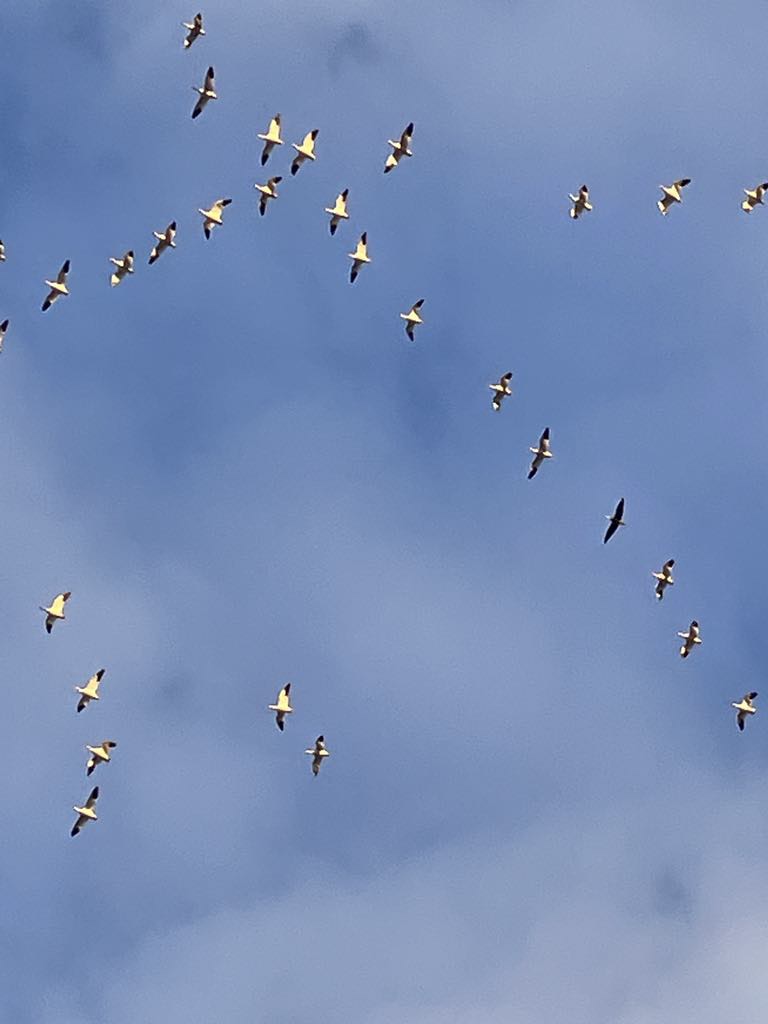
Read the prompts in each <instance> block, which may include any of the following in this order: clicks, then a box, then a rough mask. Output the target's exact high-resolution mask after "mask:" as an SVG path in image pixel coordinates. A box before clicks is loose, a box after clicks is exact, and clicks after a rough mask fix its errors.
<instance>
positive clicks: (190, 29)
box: [181, 14, 205, 50]
mask: <svg viewBox="0 0 768 1024" xmlns="http://www.w3.org/2000/svg"><path fill="white" fill-rule="evenodd" d="M181 26H182V28H185V29H187V34H186V36H185V38H184V49H185V50H188V49H189V48H190V46H191V45H192V43H194V41H195V40H196V39H197V37H198V36H204V35H205V29H204V28H203V16H202V14H196V15H195V16H194V18H193V19H192V21H182V23H181Z"/></svg>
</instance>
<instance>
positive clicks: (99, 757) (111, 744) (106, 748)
mask: <svg viewBox="0 0 768 1024" xmlns="http://www.w3.org/2000/svg"><path fill="white" fill-rule="evenodd" d="M116 746H117V744H116V743H115V741H114V740H102V742H101V743H100V744H99V746H98V747H89V746H88V744H86V745H85V749H86V750H87V751H88V753H89V754H90V755H91V756H90V757H89V758H88V763H87V764H86V766H85V774H86V775H92V774H93V769H94V768H95V767H96V765H98V764H108V763H109V762H110V761H111V760H112V758H111V756H110V753H109V752H110V750H114V748H115V747H116Z"/></svg>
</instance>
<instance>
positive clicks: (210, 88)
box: [192, 68, 219, 119]
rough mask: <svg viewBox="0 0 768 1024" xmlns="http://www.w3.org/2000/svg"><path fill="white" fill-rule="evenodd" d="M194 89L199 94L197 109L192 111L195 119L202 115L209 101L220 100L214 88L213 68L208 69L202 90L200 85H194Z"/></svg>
mask: <svg viewBox="0 0 768 1024" xmlns="http://www.w3.org/2000/svg"><path fill="white" fill-rule="evenodd" d="M192 89H193V90H194V92H196V93H197V94H198V96H197V103H196V104H195V109H194V110H193V111H192V118H193V119H194V118H196V117H199V116H200V114H202V112H203V110H204V109H205V105H206V103H207V102H208V100H217V99H218V98H219V97H218V96H217V95H216V89H215V88H214V82H213V68H208V71H207V72H206V75H205V81H204V82H203V85H202V88H201V87H200V86H199V85H193V86H192Z"/></svg>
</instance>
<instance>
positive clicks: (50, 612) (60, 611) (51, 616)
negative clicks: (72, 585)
mask: <svg viewBox="0 0 768 1024" xmlns="http://www.w3.org/2000/svg"><path fill="white" fill-rule="evenodd" d="M71 596H72V591H71V590H67V591H65V593H63V594H57V595H56V597H54V599H53V600H52V601H51V603H50V604H49V605H48V607H47V608H44V607H43V605H40V611H41V612H45V630H46V632H47V633H50V632H51V630H52V629H53V624H54V622H56V620H57V619H64V618H66V616H65V615H64V605H65V604H66V603H67V601H68V600H69V599H70V597H71Z"/></svg>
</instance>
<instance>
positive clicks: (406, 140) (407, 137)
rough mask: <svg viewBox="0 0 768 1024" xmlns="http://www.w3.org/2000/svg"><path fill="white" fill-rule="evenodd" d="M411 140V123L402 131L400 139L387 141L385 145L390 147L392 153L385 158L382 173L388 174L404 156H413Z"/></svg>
mask: <svg viewBox="0 0 768 1024" xmlns="http://www.w3.org/2000/svg"><path fill="white" fill-rule="evenodd" d="M412 138H413V121H411V123H410V124H409V125H408V127H407V128H405V129H404V131H403V134H402V135H401V136H400V138H399V139H398V140H397V141H395V140H394V139H387V144H388V145H390V146H391V147H392V152H391V153H390V154H389V156H388V157H387V160H386V163H385V164H384V173H385V174H389V172H390V171H391V170H393V169H394V168H395V167H397V165H398V164H399V163H400V161H401V160H402V158H403V157H404V156H413V153H412V152H411V148H410V147H411V139H412Z"/></svg>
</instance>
